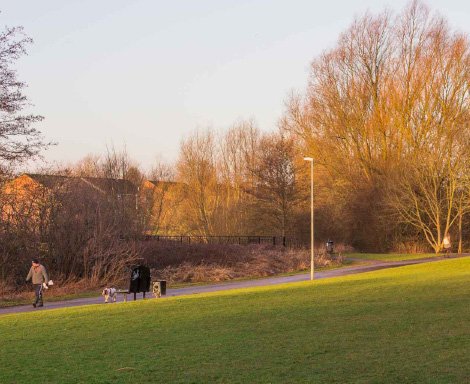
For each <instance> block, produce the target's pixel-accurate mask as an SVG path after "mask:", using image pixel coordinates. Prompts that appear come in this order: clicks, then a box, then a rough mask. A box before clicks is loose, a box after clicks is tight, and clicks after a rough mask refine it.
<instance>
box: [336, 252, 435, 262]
mask: <svg viewBox="0 0 470 384" xmlns="http://www.w3.org/2000/svg"><path fill="white" fill-rule="evenodd" d="M345 256H346V257H348V258H354V259H361V260H379V261H405V260H417V259H428V258H431V257H439V256H442V254H437V255H436V254H435V253H348V254H346V255H345Z"/></svg>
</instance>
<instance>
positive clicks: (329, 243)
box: [326, 240, 334, 254]
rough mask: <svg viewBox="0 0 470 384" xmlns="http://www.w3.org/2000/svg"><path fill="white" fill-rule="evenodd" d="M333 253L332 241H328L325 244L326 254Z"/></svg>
mask: <svg viewBox="0 0 470 384" xmlns="http://www.w3.org/2000/svg"><path fill="white" fill-rule="evenodd" d="M333 252H334V248H333V241H332V240H328V241H327V242H326V253H330V254H331V253H333Z"/></svg>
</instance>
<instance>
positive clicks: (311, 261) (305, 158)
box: [304, 157, 315, 280]
mask: <svg viewBox="0 0 470 384" xmlns="http://www.w3.org/2000/svg"><path fill="white" fill-rule="evenodd" d="M304 160H305V161H308V162H310V280H313V272H314V269H315V267H314V249H315V248H314V238H313V157H304Z"/></svg>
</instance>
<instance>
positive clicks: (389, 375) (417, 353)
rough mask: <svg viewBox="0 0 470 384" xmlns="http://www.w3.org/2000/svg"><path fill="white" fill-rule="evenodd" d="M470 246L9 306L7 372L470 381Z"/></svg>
mask: <svg viewBox="0 0 470 384" xmlns="http://www.w3.org/2000/svg"><path fill="white" fill-rule="evenodd" d="M469 282H470V258H468V257H467V258H462V259H453V260H445V261H438V262H435V263H428V264H421V265H414V266H408V267H401V268H393V269H389V270H381V271H376V272H371V273H364V274H359V275H351V276H347V277H341V278H335V279H324V280H319V281H316V282H314V283H311V282H304V283H295V284H289V285H283V286H274V287H264V288H256V289H255V288H253V289H245V290H237V291H230V292H218V293H212V294H204V295H193V296H186V297H175V298H167V299H163V300H155V299H152V300H146V301H137V302H129V303H127V304H115V305H93V306H87V307H80V308H78V307H75V308H68V309H61V310H51V311H42V312H33V313H26V314H17V315H5V316H1V317H0V340H1V347H0V382H1V383H2V384H6V383H28V384H29V383H41V384H42V383H138V382H142V383H144V382H145V383H157V382H158V383H160V382H161V383H468V382H469V380H470V376H469V375H470V371H469V369H468V368H469V365H470V360H469V354H468V351H469V350H470V338H469V337H468V335H469V334H470V310H469V308H470V284H469Z"/></svg>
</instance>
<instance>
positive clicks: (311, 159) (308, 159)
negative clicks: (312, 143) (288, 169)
mask: <svg viewBox="0 0 470 384" xmlns="http://www.w3.org/2000/svg"><path fill="white" fill-rule="evenodd" d="M304 160H305V161H311V162H313V157H304Z"/></svg>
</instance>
